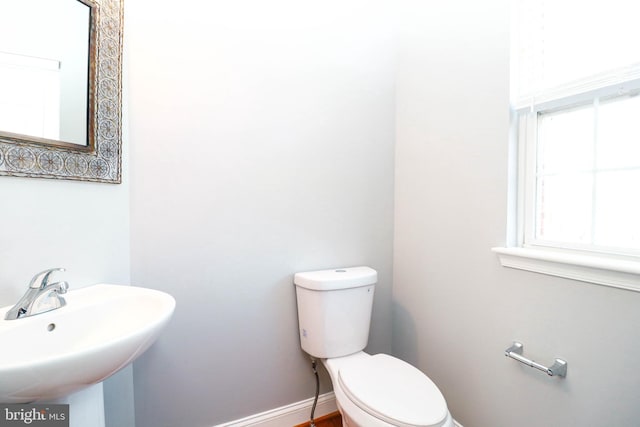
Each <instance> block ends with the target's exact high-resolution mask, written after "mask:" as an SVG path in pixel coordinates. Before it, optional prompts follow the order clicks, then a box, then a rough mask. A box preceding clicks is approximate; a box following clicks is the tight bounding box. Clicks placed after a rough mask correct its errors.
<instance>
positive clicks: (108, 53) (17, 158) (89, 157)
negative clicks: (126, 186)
mask: <svg viewBox="0 0 640 427" xmlns="http://www.w3.org/2000/svg"><path fill="white" fill-rule="evenodd" d="M81 1H82V2H83V3H91V4H92V7H91V14H92V22H93V23H95V24H94V30H95V37H93V38H92V41H91V43H90V47H89V52H90V56H91V57H92V58H91V60H90V63H91V66H90V72H89V75H90V78H89V80H90V81H89V114H88V115H89V117H88V123H89V128H88V133H91V134H92V136H93V144H89V147H80V146H79V147H72V146H70V145H71V144H67V145H65V144H64V143H61V144H59V145H58V144H56V145H52V144H43V143H42V142H39V141H37V140H35V139H34V140H29V139H28V138H25V137H23V136H18V135H14V136H12V135H7V134H6V133H5V134H2V135H0V175H6V176H19V177H31V178H50V179H68V180H78V181H94V182H106V183H111V184H119V183H120V182H121V180H122V177H121V167H122V126H121V125H122V22H123V4H122V2H123V0H90V1H87V0H81ZM89 140H91V137H90V138H89Z"/></svg>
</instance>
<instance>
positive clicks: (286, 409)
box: [213, 391, 463, 427]
mask: <svg viewBox="0 0 640 427" xmlns="http://www.w3.org/2000/svg"><path fill="white" fill-rule="evenodd" d="M312 406H313V398H311V399H307V400H303V401H301V402H297V403H292V404H290V405H286V406H281V407H280V408H275V409H271V410H269V411H265V412H261V413H259V414H255V415H250V416H248V417H245V418H242V419H239V420H235V421H230V422H228V423H224V424H218V425H215V426H213V427H283V426H285V427H293V426H295V425H297V424H302V423H304V422H306V421H309V415H310V414H311V407H312ZM337 410H338V407H337V406H336V396H335V394H333V392H332V391H331V392H329V393H325V394H322V395H320V397H319V398H318V405H317V406H316V411H315V416H314V418H320V417H321V416H323V415H327V414H330V413H332V412H335V411H337ZM453 423H454V424H455V426H456V427H463V426H462V424H460V423H458V422H457V421H456V420H453Z"/></svg>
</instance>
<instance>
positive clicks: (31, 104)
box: [0, 0, 91, 146]
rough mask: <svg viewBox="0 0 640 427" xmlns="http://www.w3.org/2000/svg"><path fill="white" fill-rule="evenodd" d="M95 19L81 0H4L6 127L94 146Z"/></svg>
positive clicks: (1, 89)
mask: <svg viewBox="0 0 640 427" xmlns="http://www.w3.org/2000/svg"><path fill="white" fill-rule="evenodd" d="M90 20H91V8H90V6H88V5H86V4H84V3H82V2H80V1H78V0H29V1H24V0H0V94H1V96H0V131H2V132H7V133H11V134H17V135H25V137H27V138H29V137H33V139H34V140H36V141H39V142H42V143H49V144H55V143H56V142H57V141H63V142H67V143H72V144H77V145H80V146H89V145H91V144H90V142H89V140H88V135H89V133H88V132H87V126H88V120H87V119H88V114H87V112H88V106H89V105H88V99H89V85H88V82H89V64H90V61H89V60H90V58H89V54H90V32H89V30H90V25H91V21H90Z"/></svg>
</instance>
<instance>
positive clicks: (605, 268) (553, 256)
mask: <svg viewBox="0 0 640 427" xmlns="http://www.w3.org/2000/svg"><path fill="white" fill-rule="evenodd" d="M492 251H493V252H495V253H496V254H498V257H499V258H500V263H501V264H502V266H503V267H510V268H517V269H520V270H527V271H533V272H536V273H542V274H547V275H550V276H557V277H564V278H567V279H573V280H579V281H582V282H587V283H595V284H597V285H604V286H611V287H614V288H620V289H627V290H631V291H636V292H640V262H636V261H628V260H618V259H610V258H606V257H601V256H597V255H582V254H567V253H561V252H555V251H549V250H544V249H530V248H500V247H498V248H493V249H492Z"/></svg>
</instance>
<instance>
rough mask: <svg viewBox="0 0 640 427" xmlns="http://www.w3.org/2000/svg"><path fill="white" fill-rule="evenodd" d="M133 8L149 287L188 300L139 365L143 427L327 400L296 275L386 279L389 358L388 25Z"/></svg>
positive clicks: (382, 328)
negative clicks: (306, 335) (341, 272)
mask: <svg viewBox="0 0 640 427" xmlns="http://www.w3.org/2000/svg"><path fill="white" fill-rule="evenodd" d="M125 7H126V10H125V15H126V19H125V21H126V26H127V28H126V32H125V34H126V43H125V46H126V49H127V50H128V52H129V57H130V66H129V70H130V78H129V81H130V87H131V96H130V97H129V106H130V109H131V114H130V119H131V150H132V153H131V158H132V167H131V171H130V175H131V192H132V198H131V200H132V202H131V223H132V226H131V229H132V236H131V243H132V281H133V283H135V284H140V285H143V286H148V287H152V288H156V289H160V290H163V291H167V292H169V293H171V294H172V295H174V296H175V298H176V300H177V308H176V313H175V315H174V318H173V319H172V322H171V323H170V325H169V327H168V329H167V330H166V332H165V333H164V334H163V335H162V336H161V337H160V339H159V341H158V342H157V343H156V345H155V346H154V347H152V348H151V349H150V350H149V351H148V352H147V353H146V354H145V355H144V356H143V357H142V358H141V359H140V360H139V361H138V362H136V363H135V364H134V381H135V401H136V413H137V417H136V422H137V426H138V427H146V426H153V427H157V426H212V425H214V424H217V423H221V422H224V421H230V420H234V419H238V418H241V417H243V416H247V415H250V414H255V413H258V412H262V411H265V410H268V409H272V408H275V407H279V406H282V405H286V404H290V403H292V402H296V401H300V400H303V399H306V398H309V397H311V396H312V394H313V392H314V380H313V375H312V373H311V368H310V364H309V362H308V359H307V358H306V357H305V355H304V354H303V353H302V351H301V350H300V348H299V341H298V332H297V319H296V307H295V294H294V288H293V284H292V277H293V274H294V273H295V272H297V271H305V270H311V269H322V268H331V267H338V266H353V265H360V264H366V265H370V266H372V267H374V268H376V269H377V270H379V272H380V283H379V287H378V290H377V294H376V298H377V299H376V304H375V315H374V322H373V333H372V337H371V340H370V347H369V349H370V350H371V351H378V352H379V351H390V348H391V336H390V329H391V315H390V292H391V290H390V286H391V260H392V255H391V251H392V214H393V207H392V206H393V140H394V101H395V98H394V87H393V85H394V57H393V46H392V40H391V39H392V37H391V30H390V27H389V25H388V24H387V11H386V10H385V9H384V8H383V7H382V6H381V4H378V3H376V2H370V1H364V0H362V1H360V0H350V1H346V2H345V1H329V2H322V3H312V2H298V1H293V0H291V1H286V0H278V1H270V2H262V1H258V0H251V1H248V0H247V1H238V2H229V1H196V2H191V3H190V4H189V6H188V7H183V6H182V5H180V6H176V3H174V2H157V1H151V0H139V1H136V2H128V3H126V5H125ZM323 381H324V384H323V389H324V390H326V389H328V379H327V377H326V376H324V378H323Z"/></svg>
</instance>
